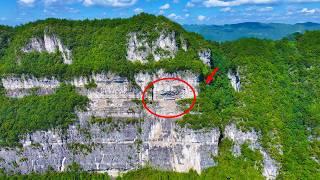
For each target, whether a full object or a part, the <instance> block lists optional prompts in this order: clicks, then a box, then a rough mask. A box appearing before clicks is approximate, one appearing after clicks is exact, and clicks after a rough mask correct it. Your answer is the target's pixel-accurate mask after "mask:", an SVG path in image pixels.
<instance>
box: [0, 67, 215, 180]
mask: <svg viewBox="0 0 320 180" xmlns="http://www.w3.org/2000/svg"><path fill="white" fill-rule="evenodd" d="M157 76H165V77H166V76H179V77H181V78H183V77H185V78H186V79H185V80H186V81H188V82H189V83H190V84H193V85H195V86H196V85H197V76H196V75H193V74H192V73H190V72H179V73H177V74H174V75H172V74H167V73H164V72H163V71H159V72H157V73H156V74H143V73H141V74H139V75H137V76H136V77H135V79H136V81H137V82H136V83H137V84H138V86H133V85H132V84H131V83H130V82H129V81H128V80H127V79H126V78H122V77H119V76H117V75H114V74H96V75H92V76H91V77H90V78H89V79H87V78H83V77H81V78H76V79H74V80H73V81H72V82H69V83H70V84H73V85H75V86H76V88H77V90H78V92H79V93H81V94H84V95H87V96H88V97H89V99H90V101H91V102H90V104H89V106H88V108H87V111H85V112H77V115H78V121H77V122H76V123H75V124H73V125H71V126H69V128H68V129H67V131H66V132H64V133H63V132H62V131H61V130H59V129H52V130H49V131H37V132H34V133H31V134H28V135H26V136H25V138H24V139H23V140H21V143H22V144H23V148H22V149H19V148H13V149H12V148H11V149H10V148H1V149H0V159H3V161H0V168H3V169H5V170H6V171H7V172H9V171H12V172H15V173H23V174H25V173H30V172H44V171H46V170H47V169H48V168H53V169H54V170H56V171H64V170H66V168H67V167H68V165H69V164H71V163H72V162H76V163H78V164H80V166H81V167H82V168H83V169H84V170H87V171H107V172H109V173H115V172H125V171H128V170H132V169H136V168H139V167H141V166H143V165H146V164H151V165H152V166H155V167H159V168H162V169H167V170H175V171H178V172H186V171H188V170H189V169H195V170H196V171H198V172H200V171H201V170H202V169H204V168H207V167H210V166H213V165H215V162H214V161H213V159H212V158H211V157H212V156H216V155H217V153H218V141H219V135H220V132H219V130H218V129H216V128H213V129H210V130H191V129H187V128H181V127H180V126H178V125H176V123H175V122H174V121H173V120H166V119H157V118H155V117H154V116H152V115H149V114H148V113H146V112H145V111H142V107H141V104H140V102H138V103H137V102H136V101H134V100H137V99H138V100H139V99H140V96H141V89H143V88H144V86H145V85H147V84H148V83H149V82H150V81H152V80H154V78H156V77H157ZM92 80H94V82H95V83H96V85H97V86H96V88H92V89H87V88H85V84H87V83H88V82H89V81H92ZM170 83H173V84H170ZM172 85H173V86H175V85H176V84H175V82H167V83H166V84H159V85H157V87H155V91H157V92H161V93H167V92H166V91H169V92H171V91H172V89H167V86H172ZM18 87H20V86H18ZM157 92H154V93H152V94H157ZM179 92H180V93H181V94H180V95H177V96H176V95H175V96H174V98H176V99H180V98H189V96H190V94H189V92H187V91H185V90H183V89H182V90H181V91H179ZM162 98H164V97H162V96H161V94H160V95H159V97H158V96H155V97H154V99H156V100H161V99H162ZM165 98H167V97H165ZM161 108H162V107H158V108H157V109H161ZM129 110H130V111H129ZM175 113H177V112H175ZM92 117H99V118H108V117H112V118H113V121H112V122H104V123H95V122H93V121H92ZM132 119H135V121H132ZM138 119H144V121H140V120H138Z"/></svg>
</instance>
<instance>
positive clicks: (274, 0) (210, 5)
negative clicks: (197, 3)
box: [203, 0, 279, 7]
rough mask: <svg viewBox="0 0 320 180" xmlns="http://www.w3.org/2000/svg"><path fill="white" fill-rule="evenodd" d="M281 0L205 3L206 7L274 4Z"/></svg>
mask: <svg viewBox="0 0 320 180" xmlns="http://www.w3.org/2000/svg"><path fill="white" fill-rule="evenodd" d="M276 2H279V0H230V1H224V0H205V1H203V5H204V6H206V7H227V6H240V5H245V4H272V3H276Z"/></svg>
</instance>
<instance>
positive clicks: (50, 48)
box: [22, 33, 72, 64]
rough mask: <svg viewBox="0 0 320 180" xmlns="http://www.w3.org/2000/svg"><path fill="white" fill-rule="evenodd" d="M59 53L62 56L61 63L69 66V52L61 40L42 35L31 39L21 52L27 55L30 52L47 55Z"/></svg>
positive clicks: (70, 60)
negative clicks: (44, 52)
mask: <svg viewBox="0 0 320 180" xmlns="http://www.w3.org/2000/svg"><path fill="white" fill-rule="evenodd" d="M57 50H58V51H59V52H60V53H61V55H62V59H63V62H64V63H65V64H71V63H72V59H71V50H70V49H68V48H67V47H66V46H65V45H63V44H62V42H61V40H60V39H59V38H58V37H57V36H56V35H54V34H53V35H48V34H47V33H44V36H43V37H41V38H40V37H33V38H31V39H30V41H29V42H28V43H27V44H26V45H25V47H23V48H22V51H23V52H25V53H29V52H32V51H36V52H43V51H46V52H48V53H55V52H56V51H57Z"/></svg>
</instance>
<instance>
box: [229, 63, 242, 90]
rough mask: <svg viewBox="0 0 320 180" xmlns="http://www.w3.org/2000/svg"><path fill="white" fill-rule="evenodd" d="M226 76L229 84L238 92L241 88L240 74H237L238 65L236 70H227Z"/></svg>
mask: <svg viewBox="0 0 320 180" xmlns="http://www.w3.org/2000/svg"><path fill="white" fill-rule="evenodd" d="M228 78H229V80H230V82H231V85H232V87H233V89H234V90H235V91H236V92H240V90H241V82H240V74H239V67H238V69H237V70H236V71H233V70H229V72H228Z"/></svg>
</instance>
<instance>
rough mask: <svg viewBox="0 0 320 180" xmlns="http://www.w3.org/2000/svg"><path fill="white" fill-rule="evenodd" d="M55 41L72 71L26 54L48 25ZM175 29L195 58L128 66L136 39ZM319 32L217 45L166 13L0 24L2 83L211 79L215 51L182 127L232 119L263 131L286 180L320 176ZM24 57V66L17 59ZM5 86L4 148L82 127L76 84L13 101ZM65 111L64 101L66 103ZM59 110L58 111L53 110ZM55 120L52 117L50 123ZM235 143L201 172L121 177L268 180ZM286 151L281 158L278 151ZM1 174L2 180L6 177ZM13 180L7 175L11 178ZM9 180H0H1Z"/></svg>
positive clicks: (0, 109)
mask: <svg viewBox="0 0 320 180" xmlns="http://www.w3.org/2000/svg"><path fill="white" fill-rule="evenodd" d="M48 27H50V28H49V32H52V33H55V34H57V35H58V36H59V37H60V38H61V39H62V41H63V42H64V44H66V45H67V46H68V47H69V48H70V49H72V56H73V57H72V58H73V64H71V65H66V64H63V63H62V59H61V56H60V55H59V53H55V54H48V53H30V54H25V53H23V52H21V51H19V49H21V47H23V46H24V45H25V44H26V43H27V41H28V40H29V39H30V38H31V37H34V36H42V35H43V32H44V30H45V29H46V28H48ZM155 27H157V29H158V30H159V31H161V30H168V29H169V30H173V31H175V32H177V34H178V36H181V37H184V38H185V39H186V40H187V41H188V46H189V47H188V51H187V52H185V51H183V50H179V51H178V53H177V55H176V57H175V58H174V59H163V60H161V61H158V62H155V61H153V60H150V61H149V62H148V63H146V64H141V63H132V62H130V61H127V60H126V39H127V34H128V33H129V32H135V31H139V32H140V31H141V32H144V33H145V34H147V36H148V38H150V39H151V40H152V38H155V37H157V35H158V34H157V32H159V31H154V28H155ZM319 44H320V31H307V32H305V33H304V34H299V33H295V34H293V35H291V36H289V37H288V38H283V39H281V40H277V41H272V40H262V39H255V38H246V39H239V40H236V41H230V42H224V43H217V42H210V41H205V40H204V39H203V38H202V37H201V36H200V35H198V34H195V33H189V32H186V31H185V30H184V29H183V28H182V27H181V26H180V25H178V24H176V23H173V22H171V21H170V20H168V19H166V18H165V17H163V16H153V15H148V14H144V13H142V14H140V15H136V16H134V17H132V18H129V19H113V20H110V19H104V20H83V21H69V20H58V19H47V20H41V21H37V22H33V23H28V24H25V25H21V26H17V27H15V28H12V27H6V26H0V77H5V76H7V75H11V74H16V75H20V74H28V75H33V76H36V77H44V76H48V77H51V76H55V77H57V78H58V79H61V80H67V79H70V78H72V77H75V76H80V75H81V76H88V75H90V74H92V72H114V73H117V74H120V75H121V76H124V77H128V78H129V79H131V80H132V79H133V75H134V74H135V73H137V72H141V71H147V72H154V71H156V70H157V69H160V68H162V69H165V70H166V71H168V72H175V71H178V70H191V71H193V72H197V73H200V75H201V78H202V79H203V78H204V77H205V76H206V75H208V73H209V72H210V68H209V67H207V66H205V65H204V64H202V62H201V61H200V60H199V58H198V55H197V52H198V50H200V49H202V48H210V49H211V50H212V52H213V55H212V56H213V58H212V65H213V66H212V68H213V67H219V69H220V70H219V71H218V74H217V76H216V77H215V81H214V82H213V83H212V84H210V85H206V84H205V83H204V82H201V84H200V94H199V97H198V99H197V104H196V106H195V108H194V109H193V111H194V112H201V114H188V115H186V116H184V117H183V119H181V120H179V121H178V122H177V123H179V124H180V125H181V126H187V127H189V128H194V129H202V128H211V127H219V128H220V129H221V130H222V129H223V128H224V127H225V126H226V125H227V124H229V123H230V122H236V123H237V125H238V126H239V128H241V129H243V130H249V129H250V128H254V129H255V130H257V131H259V132H261V135H262V138H261V144H262V146H263V147H264V148H265V149H266V150H267V152H268V153H269V154H270V155H271V156H272V158H274V159H276V160H277V161H278V162H280V164H281V169H280V174H279V176H278V179H320V164H319V163H317V162H316V161H315V160H314V159H313V158H316V159H318V160H319V159H320V142H319V141H309V140H308V139H309V138H308V137H310V136H312V137H319V136H320V45H319ZM17 59H19V62H20V63H18V61H17ZM238 67H239V70H240V76H241V83H242V85H241V86H242V87H241V88H242V89H241V91H240V92H238V93H237V92H235V91H234V90H233V89H232V87H231V85H230V82H229V80H228V78H227V72H228V70H229V69H234V70H235V69H237V68H238ZM4 93H5V92H4V89H3V88H2V87H1V84H0V145H1V146H16V145H18V139H19V137H20V136H21V135H23V134H25V133H28V132H32V131H35V130H39V129H41V130H45V129H49V128H52V127H62V128H63V127H66V126H67V125H69V124H70V123H72V122H73V121H74V118H75V114H74V108H83V107H84V106H85V105H86V104H87V102H88V100H87V98H85V97H82V96H80V95H78V94H77V93H76V92H75V90H74V88H73V87H70V86H67V85H65V86H62V87H60V89H59V90H58V91H57V92H56V93H55V94H52V95H48V96H36V95H33V96H28V97H25V98H22V99H12V98H8V97H6V96H5V95H4ZM58 104H64V106H59V105H58ZM53 109H54V110H53ZM43 117H47V118H43ZM231 145H232V143H231V142H229V141H227V140H224V141H222V143H221V144H220V147H219V156H218V157H216V159H215V160H216V161H217V162H218V164H219V165H218V166H215V167H211V168H209V169H207V170H205V171H204V172H203V173H201V175H198V174H197V173H196V172H194V171H190V172H189V173H175V172H167V171H161V170H157V169H152V168H149V167H146V168H143V169H140V170H137V171H132V172H128V173H126V174H124V175H123V177H119V179H121V178H123V179H263V177H262V175H261V167H256V163H257V162H261V154H259V153H257V152H253V151H251V150H250V149H249V148H246V147H243V151H242V155H241V156H240V157H234V156H232V155H231V152H230V147H231ZM278 145H280V146H281V149H282V152H279V146H278ZM0 174H1V173H0ZM4 177H5V176H4ZM32 177H34V178H37V179H66V178H71V179H102V178H105V179H108V178H109V177H108V175H106V174H105V175H103V174H91V173H85V172H82V171H81V170H77V171H73V170H72V171H70V172H69V173H62V174H59V173H54V172H48V173H47V174H43V175H36V174H31V175H26V176H18V175H17V176H10V177H6V178H11V179H28V178H29V179H31V178H32ZM0 178H1V177H0Z"/></svg>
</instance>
